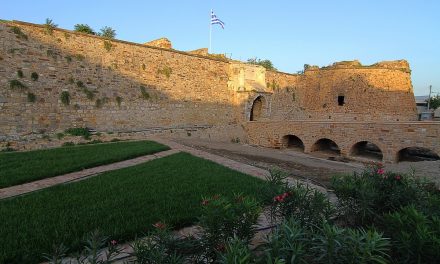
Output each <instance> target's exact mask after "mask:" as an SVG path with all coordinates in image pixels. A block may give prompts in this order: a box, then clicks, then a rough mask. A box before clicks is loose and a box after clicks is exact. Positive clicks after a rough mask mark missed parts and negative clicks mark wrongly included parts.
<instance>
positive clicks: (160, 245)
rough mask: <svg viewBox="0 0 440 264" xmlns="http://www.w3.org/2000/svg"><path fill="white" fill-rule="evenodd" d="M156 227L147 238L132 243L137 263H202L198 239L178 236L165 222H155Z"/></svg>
mask: <svg viewBox="0 0 440 264" xmlns="http://www.w3.org/2000/svg"><path fill="white" fill-rule="evenodd" d="M154 227H155V229H154V230H153V231H152V232H150V233H149V234H148V235H147V237H146V238H144V239H137V240H135V242H134V243H133V245H132V248H133V254H132V255H133V256H135V257H136V263H139V264H153V263H175V264H178V263H182V264H183V263H202V262H200V260H199V259H198V255H199V254H197V253H200V250H197V249H198V248H199V246H198V241H197V240H196V239H194V238H193V237H187V238H180V239H179V238H177V237H175V236H174V235H173V234H172V232H171V229H170V228H169V227H168V226H167V225H165V224H164V223H161V222H157V223H156V224H154Z"/></svg>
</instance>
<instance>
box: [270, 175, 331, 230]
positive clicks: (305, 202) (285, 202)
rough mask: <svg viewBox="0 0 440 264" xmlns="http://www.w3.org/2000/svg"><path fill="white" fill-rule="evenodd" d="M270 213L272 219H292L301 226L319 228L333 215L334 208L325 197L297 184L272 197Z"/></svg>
mask: <svg viewBox="0 0 440 264" xmlns="http://www.w3.org/2000/svg"><path fill="white" fill-rule="evenodd" d="M271 212H272V214H273V217H274V218H278V219H286V218H290V217H294V218H295V219H296V220H298V221H299V223H300V224H301V225H303V226H319V225H320V224H321V223H322V222H323V221H329V220H330V217H331V216H333V215H334V208H333V206H332V205H331V203H330V201H329V200H328V199H327V197H326V195H325V194H323V193H321V192H319V191H317V190H314V189H312V188H310V187H309V186H305V185H303V184H300V183H297V184H296V185H295V186H288V187H286V188H284V189H283V190H282V192H281V193H278V195H276V196H274V197H273V203H272V208H271Z"/></svg>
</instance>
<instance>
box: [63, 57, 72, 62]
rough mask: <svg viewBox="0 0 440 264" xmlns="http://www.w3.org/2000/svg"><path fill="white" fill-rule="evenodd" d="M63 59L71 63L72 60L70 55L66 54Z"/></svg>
mask: <svg viewBox="0 0 440 264" xmlns="http://www.w3.org/2000/svg"><path fill="white" fill-rule="evenodd" d="M64 58H65V59H66V61H67V62H68V63H71V62H72V57H71V56H66V57H64Z"/></svg>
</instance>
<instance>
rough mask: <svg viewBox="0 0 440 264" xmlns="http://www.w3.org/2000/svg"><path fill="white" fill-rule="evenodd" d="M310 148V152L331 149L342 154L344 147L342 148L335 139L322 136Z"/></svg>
mask: <svg viewBox="0 0 440 264" xmlns="http://www.w3.org/2000/svg"><path fill="white" fill-rule="evenodd" d="M309 150H310V152H314V151H331V152H335V153H337V154H341V150H342V149H341V147H340V145H339V144H338V143H337V142H336V141H335V140H333V139H331V138H329V137H321V138H319V139H318V140H316V141H315V143H313V144H312V145H311V146H310V149H309Z"/></svg>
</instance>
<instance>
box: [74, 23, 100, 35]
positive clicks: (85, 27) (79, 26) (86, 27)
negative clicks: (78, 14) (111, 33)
mask: <svg viewBox="0 0 440 264" xmlns="http://www.w3.org/2000/svg"><path fill="white" fill-rule="evenodd" d="M73 30H74V31H76V32H81V33H86V34H90V35H96V33H95V31H94V30H93V29H92V28H91V27H90V26H89V25H87V24H76V25H75V26H74V29H73Z"/></svg>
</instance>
